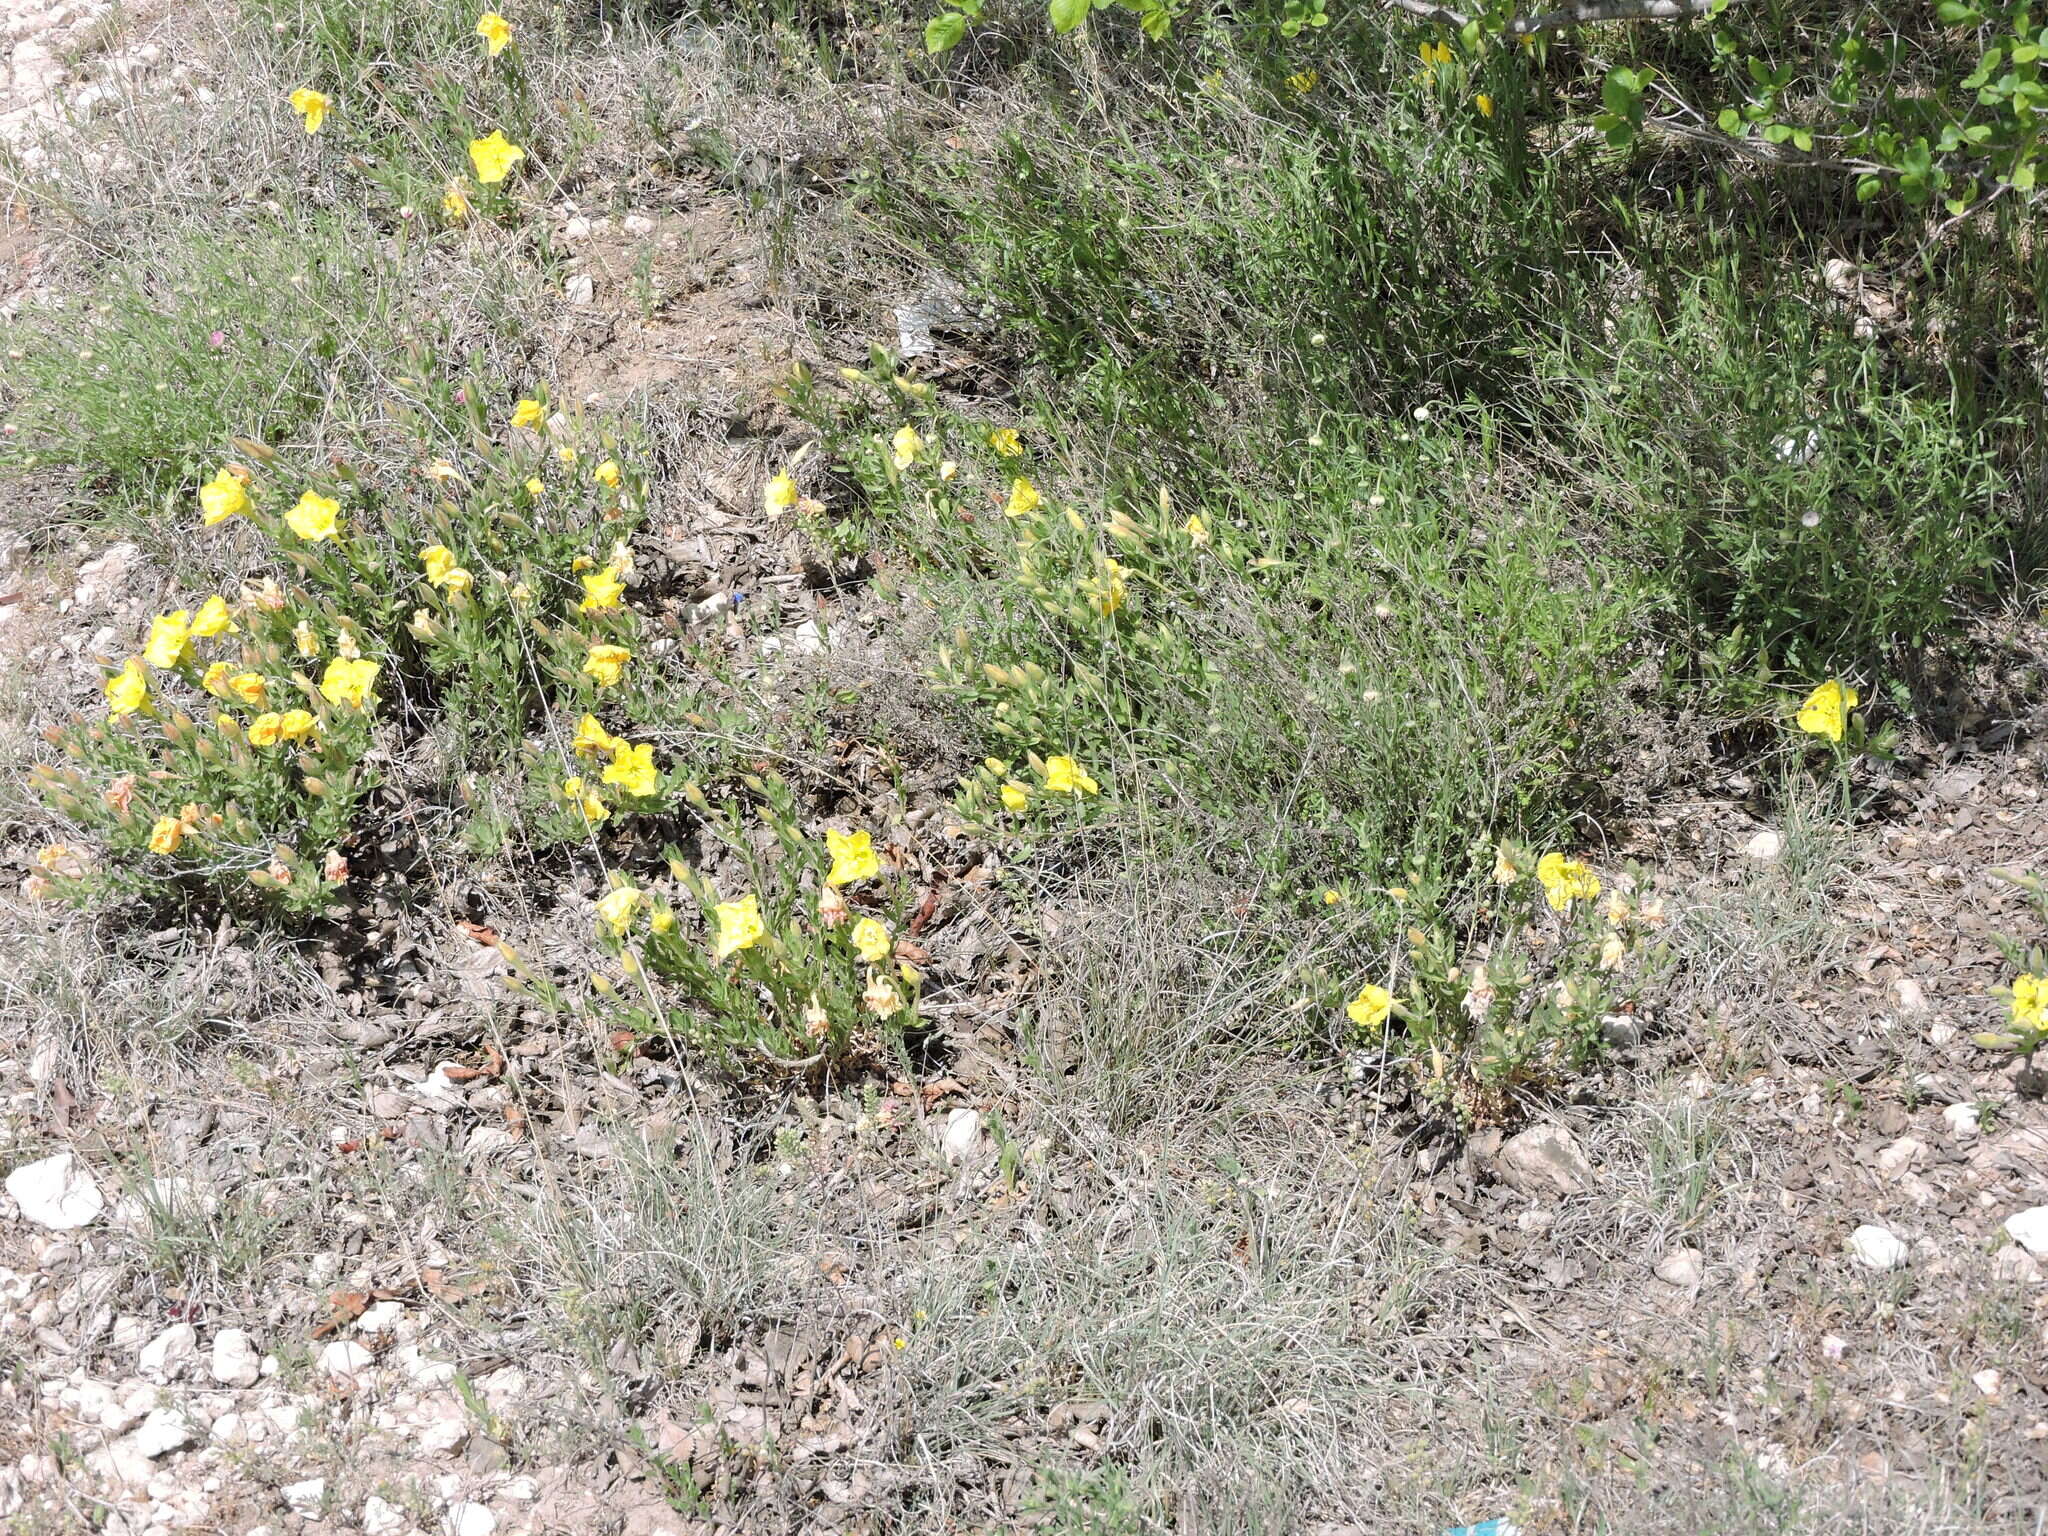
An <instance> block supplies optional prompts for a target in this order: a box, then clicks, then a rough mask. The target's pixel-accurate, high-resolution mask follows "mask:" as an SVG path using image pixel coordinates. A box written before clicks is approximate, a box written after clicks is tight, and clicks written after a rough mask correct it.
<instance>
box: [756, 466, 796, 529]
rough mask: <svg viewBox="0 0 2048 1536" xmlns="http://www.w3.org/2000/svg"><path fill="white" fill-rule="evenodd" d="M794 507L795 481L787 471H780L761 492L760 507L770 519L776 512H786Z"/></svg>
mask: <svg viewBox="0 0 2048 1536" xmlns="http://www.w3.org/2000/svg"><path fill="white" fill-rule="evenodd" d="M795 505H796V479H795V477H794V476H793V475H791V474H790V472H789V471H788V470H786V469H785V470H784V471H782V473H781V474H779V475H777V476H776V477H775V478H774V479H773V480H770V481H769V482H768V484H767V485H766V486H765V487H764V488H763V489H762V491H761V507H762V510H763V511H765V512H766V513H767V514H768V515H769V516H770V517H773V516H775V515H776V514H777V513H778V512H787V511H788V510H789V509H790V508H792V507H794V506H795Z"/></svg>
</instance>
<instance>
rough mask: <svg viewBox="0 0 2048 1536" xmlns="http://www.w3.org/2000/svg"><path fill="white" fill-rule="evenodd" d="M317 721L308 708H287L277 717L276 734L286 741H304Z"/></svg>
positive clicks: (311, 732)
mask: <svg viewBox="0 0 2048 1536" xmlns="http://www.w3.org/2000/svg"><path fill="white" fill-rule="evenodd" d="M317 723H318V722H317V721H315V720H314V719H313V715H312V712H311V711H310V710H304V709H288V710H286V711H285V712H284V713H283V714H282V715H281V716H279V717H278V722H277V734H278V735H279V736H281V737H283V738H284V739H285V740H286V741H305V740H306V739H307V738H309V737H310V736H311V735H312V734H313V727H314V726H315V725H316V724H317Z"/></svg>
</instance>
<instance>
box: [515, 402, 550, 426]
mask: <svg viewBox="0 0 2048 1536" xmlns="http://www.w3.org/2000/svg"><path fill="white" fill-rule="evenodd" d="M545 419H546V415H545V413H544V412H543V411H542V410H541V408H540V402H539V401H538V400H522V401H520V402H519V403H518V404H517V405H515V406H513V407H512V425H513V426H515V427H518V428H521V429H522V430H531V429H532V428H534V427H537V426H539V425H540V424H541V422H542V421H544V420H545Z"/></svg>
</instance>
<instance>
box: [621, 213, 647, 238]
mask: <svg viewBox="0 0 2048 1536" xmlns="http://www.w3.org/2000/svg"><path fill="white" fill-rule="evenodd" d="M619 227H620V228H622V229H624V230H625V232H626V233H627V234H629V235H651V234H653V233H654V220H652V219H650V218H649V217H647V215H646V214H644V213H629V214H627V215H626V217H625V218H624V219H622V220H621V221H620V225H619Z"/></svg>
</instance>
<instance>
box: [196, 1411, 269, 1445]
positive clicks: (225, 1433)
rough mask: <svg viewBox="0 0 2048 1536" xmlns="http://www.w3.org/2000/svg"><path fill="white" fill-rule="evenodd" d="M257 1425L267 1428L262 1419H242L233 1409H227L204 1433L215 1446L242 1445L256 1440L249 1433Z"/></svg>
mask: <svg viewBox="0 0 2048 1536" xmlns="http://www.w3.org/2000/svg"><path fill="white" fill-rule="evenodd" d="M257 1424H263V1425H265V1427H266V1428H267V1427H268V1421H266V1420H264V1419H260V1418H244V1417H243V1416H242V1415H241V1414H239V1413H236V1412H235V1411H234V1410H233V1409H229V1410H228V1411H227V1412H226V1413H224V1414H222V1415H221V1416H220V1417H219V1418H217V1419H215V1420H214V1421H213V1424H212V1427H211V1428H209V1429H208V1430H207V1432H206V1437H207V1439H209V1440H211V1441H212V1442H213V1443H214V1444H215V1445H226V1446H237V1445H243V1444H246V1443H247V1442H248V1441H250V1440H252V1439H254V1438H257V1437H255V1436H252V1435H251V1434H250V1433H249V1431H250V1429H251V1428H252V1427H254V1426H255V1425H257Z"/></svg>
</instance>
